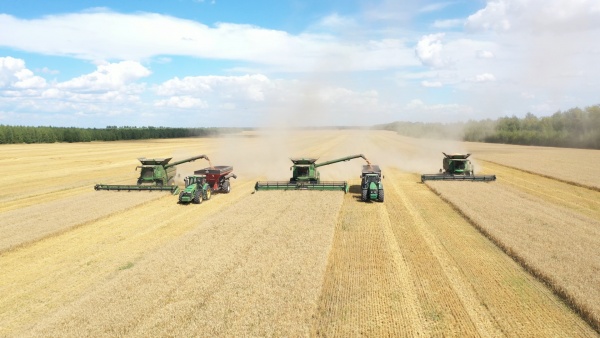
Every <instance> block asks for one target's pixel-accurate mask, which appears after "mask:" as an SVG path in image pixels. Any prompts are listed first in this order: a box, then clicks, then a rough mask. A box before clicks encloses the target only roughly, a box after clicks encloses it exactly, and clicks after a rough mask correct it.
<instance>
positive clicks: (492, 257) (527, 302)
mask: <svg viewBox="0 0 600 338" xmlns="http://www.w3.org/2000/svg"><path fill="white" fill-rule="evenodd" d="M388 173H389V171H388ZM392 176H393V177H395V178H394V183H395V184H394V186H393V188H396V186H397V187H398V188H399V189H400V191H401V192H402V193H403V194H406V195H407V196H409V197H410V198H409V199H408V200H407V203H408V204H411V205H412V206H411V207H410V209H412V212H413V213H416V215H418V216H417V217H418V218H419V219H421V221H422V223H420V224H426V226H420V227H419V231H420V232H421V233H422V234H423V238H425V239H426V241H427V242H428V243H429V247H430V248H431V250H432V252H434V253H435V257H436V258H437V259H438V260H439V261H440V263H441V266H442V267H443V269H444V271H445V274H446V275H447V276H448V281H449V282H450V283H451V285H452V288H453V289H454V290H455V292H456V293H457V295H458V296H459V297H460V299H461V302H462V303H463V304H464V307H465V309H466V310H467V311H468V312H469V316H470V317H471V320H472V321H473V323H474V324H475V325H476V326H477V328H478V332H479V334H480V335H481V336H483V337H489V336H497V335H500V334H501V333H503V334H508V335H515V336H518V335H530V334H534V335H542V336H561V335H564V334H565V333H569V334H570V335H572V336H589V335H593V332H592V331H593V330H592V329H591V328H590V327H589V326H588V325H587V324H586V323H585V322H584V321H583V320H581V319H580V318H579V317H577V316H576V315H575V314H573V313H572V312H571V311H570V310H569V309H568V308H567V307H566V306H564V304H562V302H561V301H560V300H559V299H558V298H556V297H554V296H553V295H552V294H551V292H550V291H549V290H547V289H546V287H544V286H543V285H542V284H541V283H539V282H538V281H537V280H536V279H535V278H534V277H532V276H530V275H529V274H528V273H527V272H525V271H523V269H522V268H521V267H519V266H518V265H517V264H516V263H515V262H514V261H512V260H511V259H510V258H509V257H507V256H506V255H505V254H504V253H503V252H502V251H501V250H500V249H498V247H497V246H496V245H495V244H494V243H492V242H491V241H489V240H488V239H487V238H485V237H483V236H481V234H480V233H479V232H478V231H477V229H475V228H474V227H472V225H471V224H470V223H469V222H467V221H466V220H465V219H463V218H462V216H461V214H459V213H457V212H456V211H455V210H454V209H452V207H450V206H449V205H447V204H445V203H443V201H441V200H440V199H439V197H438V196H436V195H435V194H433V193H431V192H428V191H423V189H426V187H425V186H424V185H422V184H418V183H416V181H418V180H419V177H418V175H414V174H413V175H408V174H401V175H400V176H396V173H395V172H393V171H392ZM396 182H398V183H396ZM388 185H389V184H388ZM388 190H389V189H388ZM397 234H398V236H399V237H405V236H406V234H405V232H404V231H398V232H397ZM413 251H415V250H414V249H413Z"/></svg>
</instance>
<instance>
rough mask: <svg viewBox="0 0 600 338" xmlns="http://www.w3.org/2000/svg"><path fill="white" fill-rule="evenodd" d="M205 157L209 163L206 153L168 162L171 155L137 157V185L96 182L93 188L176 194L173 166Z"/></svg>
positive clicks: (177, 189)
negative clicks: (165, 156)
mask: <svg viewBox="0 0 600 338" xmlns="http://www.w3.org/2000/svg"><path fill="white" fill-rule="evenodd" d="M201 158H203V159H206V160H207V161H208V162H209V163H210V160H209V159H208V157H207V156H206V155H199V156H195V157H190V158H187V159H185V160H181V161H177V162H173V163H169V161H170V160H171V157H169V158H152V159H150V158H144V157H142V158H138V160H139V161H140V163H141V164H142V165H139V166H137V167H135V169H136V170H137V169H138V168H139V169H141V171H140V177H139V178H138V180H137V185H108V184H96V186H94V189H95V190H114V191H122V190H126V191H136V190H137V191H142V190H149V191H154V190H157V191H169V192H170V193H171V194H173V195H174V194H176V193H178V192H179V187H178V186H177V185H173V178H174V177H175V173H176V171H177V169H176V168H175V166H177V165H179V164H182V163H186V162H192V161H195V160H197V159H201Z"/></svg>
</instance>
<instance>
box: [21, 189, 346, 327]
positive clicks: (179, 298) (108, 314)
mask: <svg viewBox="0 0 600 338" xmlns="http://www.w3.org/2000/svg"><path fill="white" fill-rule="evenodd" d="M341 202H342V195H340V194H339V193H338V192H299V193H298V192H281V191H280V192H261V193H257V194H255V195H252V196H248V197H247V198H244V199H242V200H240V202H239V203H236V204H234V205H231V206H230V207H228V208H225V209H224V210H223V211H222V212H221V213H220V214H219V215H218V216H215V217H212V218H211V219H206V220H199V221H200V223H198V224H197V226H196V227H195V228H194V230H193V231H190V232H189V233H188V234H186V235H185V236H183V237H181V238H180V239H179V240H178V241H175V242H173V243H172V244H171V245H169V246H166V247H164V248H163V249H161V250H158V251H157V252H156V253H155V254H153V255H151V256H149V257H148V259H146V260H144V261H143V262H140V263H139V264H138V265H136V266H135V267H133V268H131V269H129V270H128V271H124V272H123V273H122V274H120V275H119V276H118V277H116V278H115V279H114V280H113V281H111V282H109V283H107V284H106V285H104V286H102V287H100V288H98V289H97V290H96V291H95V292H92V293H90V294H88V295H86V296H85V297H83V298H82V299H81V300H80V301H78V302H75V303H73V304H72V305H70V306H67V307H64V308H63V309H61V310H60V311H58V312H57V313H56V314H54V315H53V316H51V317H49V318H48V319H46V320H43V321H42V322H41V323H39V325H37V326H36V327H35V328H34V329H33V330H31V331H30V332H29V334H31V335H32V336H37V335H49V336H55V335H65V334H66V335H85V336H97V335H102V334H111V335H128V336H148V335H154V336H156V335H158V336H162V335H176V336H189V335H194V334H197V333H198V332H202V333H203V334H206V335H221V336H239V335H261V336H264V335H277V336H299V335H306V334H308V332H309V330H310V318H311V316H312V314H313V311H314V308H315V306H316V301H317V298H318V295H319V293H320V290H321V284H322V280H323V274H324V272H325V265H326V262H327V257H328V251H329V247H330V245H331V240H332V237H333V224H334V223H335V220H336V219H337V217H338V212H339V208H340V206H341ZM306 210H312V212H311V213H307V212H306ZM107 330H108V331H107Z"/></svg>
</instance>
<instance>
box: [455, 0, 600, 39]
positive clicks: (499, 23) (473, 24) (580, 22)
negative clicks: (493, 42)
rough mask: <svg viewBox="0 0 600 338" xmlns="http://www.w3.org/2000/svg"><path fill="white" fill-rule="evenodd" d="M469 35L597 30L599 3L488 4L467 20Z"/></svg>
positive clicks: (533, 0)
mask: <svg viewBox="0 0 600 338" xmlns="http://www.w3.org/2000/svg"><path fill="white" fill-rule="evenodd" d="M465 26H466V28H467V29H469V30H471V31H496V32H507V31H518V32H528V33H534V34H540V33H552V34H563V33H567V32H572V31H584V30H590V29H598V28H600V3H599V2H598V0H527V1H525V0H488V2H487V4H486V7H485V8H483V9H481V10H479V11H477V12H476V13H474V14H472V15H470V16H469V17H468V18H467V22H466V25H465Z"/></svg>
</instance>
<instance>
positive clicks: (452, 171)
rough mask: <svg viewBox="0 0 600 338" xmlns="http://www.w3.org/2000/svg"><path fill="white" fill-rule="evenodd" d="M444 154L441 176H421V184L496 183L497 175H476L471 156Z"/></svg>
mask: <svg viewBox="0 0 600 338" xmlns="http://www.w3.org/2000/svg"><path fill="white" fill-rule="evenodd" d="M442 154H444V162H443V169H440V172H439V174H424V175H421V182H425V181H474V182H487V181H495V180H496V175H475V174H474V168H473V164H472V163H471V161H470V160H468V158H469V156H471V154H452V155H448V154H446V153H442Z"/></svg>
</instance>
